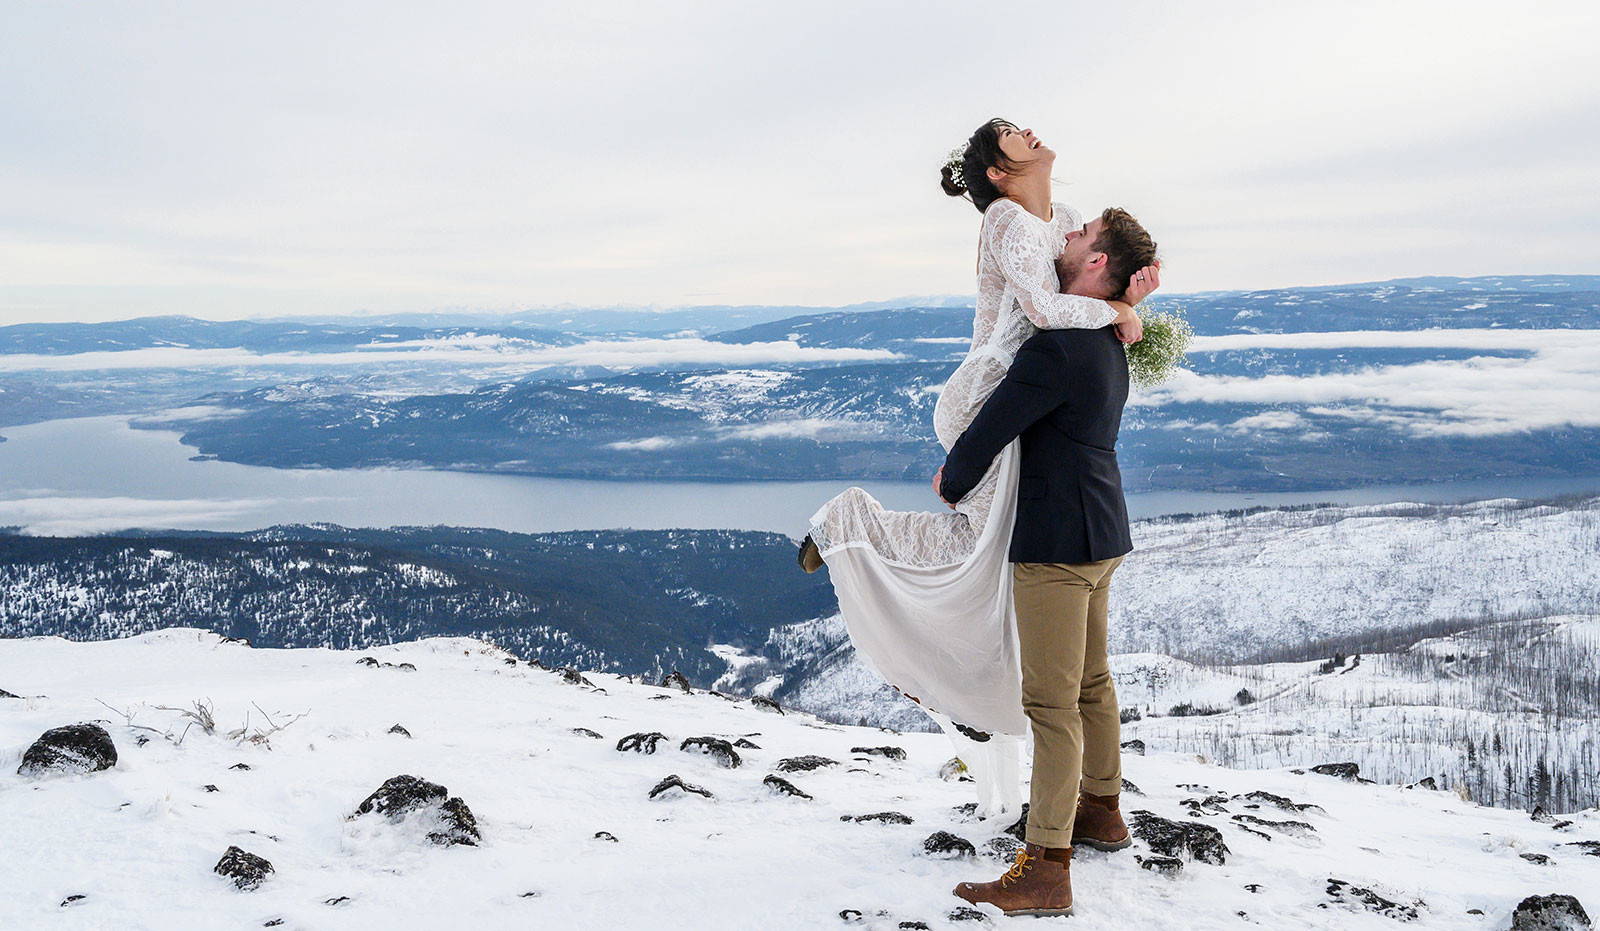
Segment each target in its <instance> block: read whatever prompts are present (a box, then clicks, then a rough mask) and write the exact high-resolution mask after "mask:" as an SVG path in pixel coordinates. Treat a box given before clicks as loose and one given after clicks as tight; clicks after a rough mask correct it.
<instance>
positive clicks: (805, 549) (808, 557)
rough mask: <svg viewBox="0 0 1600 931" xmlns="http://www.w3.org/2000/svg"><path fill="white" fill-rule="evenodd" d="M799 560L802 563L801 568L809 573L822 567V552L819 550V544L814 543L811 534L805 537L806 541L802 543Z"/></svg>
mask: <svg viewBox="0 0 1600 931" xmlns="http://www.w3.org/2000/svg"><path fill="white" fill-rule="evenodd" d="M798 562H799V563H800V568H801V569H804V570H805V572H806V574H807V575H810V574H811V573H813V572H816V571H817V570H818V569H821V568H822V554H821V553H820V552H818V551H817V544H815V543H813V542H812V541H811V537H809V536H807V537H806V538H805V542H803V543H801V544H800V555H799V559H798Z"/></svg>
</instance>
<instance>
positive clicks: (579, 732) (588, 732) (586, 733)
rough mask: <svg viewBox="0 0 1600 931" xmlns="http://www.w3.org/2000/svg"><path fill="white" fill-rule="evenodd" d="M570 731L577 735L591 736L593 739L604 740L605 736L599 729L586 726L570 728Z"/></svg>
mask: <svg viewBox="0 0 1600 931" xmlns="http://www.w3.org/2000/svg"><path fill="white" fill-rule="evenodd" d="M572 732H573V733H574V734H577V735H578V736H579V737H593V738H594V739H595V740H605V738H604V737H602V736H601V735H600V732H599V731H591V730H589V729H588V728H587V727H575V728H573V729H572Z"/></svg>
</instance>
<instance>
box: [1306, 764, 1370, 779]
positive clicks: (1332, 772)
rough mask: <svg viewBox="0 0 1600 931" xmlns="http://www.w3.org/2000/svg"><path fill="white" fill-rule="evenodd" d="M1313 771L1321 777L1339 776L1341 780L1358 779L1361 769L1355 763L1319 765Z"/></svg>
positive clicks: (1312, 768)
mask: <svg viewBox="0 0 1600 931" xmlns="http://www.w3.org/2000/svg"><path fill="white" fill-rule="evenodd" d="M1311 771H1312V772H1314V773H1316V774H1317V775H1319V776H1337V777H1339V778H1340V779H1358V778H1360V776H1361V767H1360V766H1358V765H1357V764H1355V763H1318V764H1317V765H1315V766H1313V767H1311Z"/></svg>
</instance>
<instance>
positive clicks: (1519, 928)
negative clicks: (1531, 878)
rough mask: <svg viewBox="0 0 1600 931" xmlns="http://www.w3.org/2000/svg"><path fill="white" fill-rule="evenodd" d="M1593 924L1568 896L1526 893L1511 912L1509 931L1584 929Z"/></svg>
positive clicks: (1575, 900)
mask: <svg viewBox="0 0 1600 931" xmlns="http://www.w3.org/2000/svg"><path fill="white" fill-rule="evenodd" d="M1592 927H1594V925H1593V924H1591V923H1590V921H1589V913H1588V912H1586V911H1584V910H1583V905H1582V903H1580V902H1579V901H1578V900H1577V899H1576V898H1574V897H1573V896H1570V895H1530V896H1528V897H1527V898H1526V899H1523V900H1522V901H1521V902H1519V903H1517V909H1516V911H1514V912H1512V913H1511V931H1587V929H1589V928H1592Z"/></svg>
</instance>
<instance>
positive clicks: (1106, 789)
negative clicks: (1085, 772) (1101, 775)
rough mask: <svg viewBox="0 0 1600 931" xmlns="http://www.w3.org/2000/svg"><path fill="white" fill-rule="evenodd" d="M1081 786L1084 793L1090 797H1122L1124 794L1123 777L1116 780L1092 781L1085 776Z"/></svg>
mask: <svg viewBox="0 0 1600 931" xmlns="http://www.w3.org/2000/svg"><path fill="white" fill-rule="evenodd" d="M1079 785H1081V786H1082V787H1083V791H1085V792H1087V793H1089V794H1090V795H1120V794H1121V793H1122V777H1121V776H1118V777H1117V778H1115V779H1090V778H1089V777H1088V776H1085V777H1083V780H1082V782H1080V783H1079Z"/></svg>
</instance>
